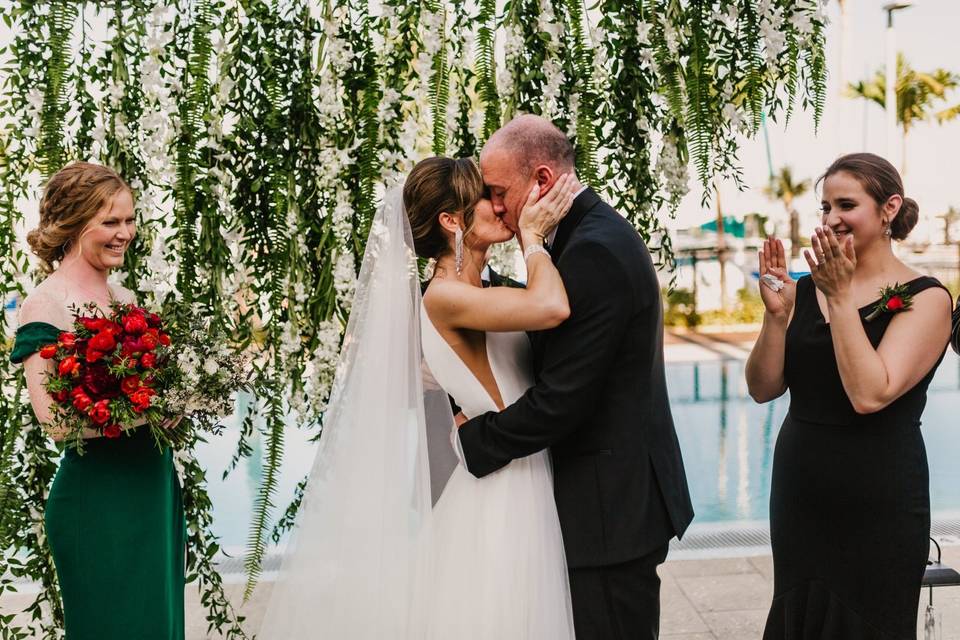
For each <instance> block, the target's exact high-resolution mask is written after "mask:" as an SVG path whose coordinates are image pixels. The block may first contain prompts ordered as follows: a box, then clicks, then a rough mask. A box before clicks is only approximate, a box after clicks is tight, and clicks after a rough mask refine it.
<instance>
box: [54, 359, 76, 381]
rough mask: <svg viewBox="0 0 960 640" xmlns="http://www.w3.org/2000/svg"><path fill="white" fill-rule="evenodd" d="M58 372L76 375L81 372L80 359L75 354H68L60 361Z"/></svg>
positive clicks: (63, 374)
mask: <svg viewBox="0 0 960 640" xmlns="http://www.w3.org/2000/svg"><path fill="white" fill-rule="evenodd" d="M57 372H58V373H59V374H60V375H61V376H76V375H79V373H80V361H79V360H77V359H76V358H75V357H74V356H67V357H66V358H64V359H63V360H61V361H60V364H59V365H58V366H57Z"/></svg>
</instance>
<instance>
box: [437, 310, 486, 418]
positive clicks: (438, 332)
mask: <svg viewBox="0 0 960 640" xmlns="http://www.w3.org/2000/svg"><path fill="white" fill-rule="evenodd" d="M420 312H421V313H422V314H423V315H424V317H426V319H427V322H428V323H430V328H431V329H432V330H433V332H434V333H436V334H437V337H438V338H439V339H440V342H442V343H443V344H444V345H445V346H446V347H447V349H449V350H450V353H452V354H453V356H454V357H455V358H456V359H457V362H459V363H460V365H461V366H463V368H464V369H466V371H467V373H468V374H469V375H470V377H471V378H473V381H474V382H476V383H477V386H479V387H480V388H481V389H482V390H483V393H484V394H486V396H487V397H488V398H490V402H491V403H492V404H493V406H494V408H495V410H496V411H503V408H504V407H501V406H500V404H499V403H497V399H496V398H494V397H493V394H491V393H490V390H489V389H487V388H486V387H485V386H484V384H483V382H481V381H480V378H478V377H477V374H476V373H474V372H473V369H471V368H470V366H469V365H468V364H467V363H466V362H465V361H464V360H463V358H462V357H460V354H459V353H457V350H456V349H454V348H453V347H452V346H451V345H450V343H449V342H447V341H446V339H444V337H443V334H442V333H440V330H439V329H437V325H435V324H433V320H432V319H431V318H430V314H429V313H428V312H427V305H425V304H424V303H423V301H422V300H421V301H420ZM482 333H483V354H484V358H485V359H486V361H487V367H488V368H489V369H490V375H491V376H492V377H493V386H494V388H495V389H496V390H497V395H498V396H500V400H501V401H502V400H503V391H502V390H501V389H500V382H499V381H498V380H497V370H496V368H495V367H494V365H493V359H492V358H491V357H490V349H489V348H488V347H489V345H490V341H489V340H488V337H489V335H490V334H489V332H487V331H483V332H482Z"/></svg>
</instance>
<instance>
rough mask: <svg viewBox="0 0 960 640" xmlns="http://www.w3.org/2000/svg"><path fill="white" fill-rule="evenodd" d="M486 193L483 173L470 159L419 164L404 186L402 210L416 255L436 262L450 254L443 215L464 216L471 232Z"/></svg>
mask: <svg viewBox="0 0 960 640" xmlns="http://www.w3.org/2000/svg"><path fill="white" fill-rule="evenodd" d="M483 193H484V186H483V178H481V177H480V169H479V168H477V164H476V163H475V162H474V161H473V159H471V158H456V159H455V158H446V157H442V156H436V157H433V158H427V159H425V160H421V161H420V162H418V163H417V164H416V166H415V167H414V168H413V170H412V171H411V172H410V175H409V176H408V177H407V181H406V183H405V184H404V185H403V206H404V208H405V209H406V211H407V218H408V219H409V220H410V231H411V233H412V234H413V248H414V250H415V251H416V252H417V255H418V256H420V257H421V258H435V259H436V258H439V257H441V256H442V255H444V254H445V253H447V252H448V251H449V250H450V243H449V241H448V240H447V237H446V236H445V235H444V233H443V228H442V227H441V226H440V222H439V216H440V214H441V213H443V212H447V213H450V214H454V215H463V218H464V226H465V227H466V229H469V228H470V226H471V224H472V222H473V209H474V207H476V206H477V203H478V202H479V201H480V199H481V198H482V197H483Z"/></svg>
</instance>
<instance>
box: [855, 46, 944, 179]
mask: <svg viewBox="0 0 960 640" xmlns="http://www.w3.org/2000/svg"><path fill="white" fill-rule="evenodd" d="M958 86H960V75H958V74H956V73H953V72H952V71H947V70H946V69H936V70H934V71H931V72H930V73H925V72H923V71H916V70H915V69H913V68H912V67H911V66H910V63H909V62H907V60H906V58H904V57H903V54H898V55H897V83H896V86H895V90H896V92H897V122H899V123H900V127H901V129H902V131H903V157H902V160H901V165H900V171H901V172H903V173H906V169H907V135H908V134H909V133H910V129H911V128H912V127H913V126H914V125H915V124H917V123H920V122H926V121H928V120H930V119H931V118H933V119H936V121H937V123H938V124H943V123H944V122H947V121H948V120H953V119H954V118H956V117H958V116H960V104H957V105H954V106H952V107H948V108H946V109H942V110H940V111H934V110H933V106H934V104H935V103H937V102H942V101H944V100H946V99H947V92H948V91H949V90H950V89H954V88H956V87H958ZM847 95H848V96H850V97H851V98H863V99H864V100H870V101H872V102H875V103H877V104H878V105H880V106H881V107H883V108H884V109H885V108H886V73H884V70H883V69H882V68H881V69H879V70H878V71H877V72H876V73H875V74H874V75H873V78H872V79H869V80H863V81H861V82H858V83H856V84H850V85H848V86H847Z"/></svg>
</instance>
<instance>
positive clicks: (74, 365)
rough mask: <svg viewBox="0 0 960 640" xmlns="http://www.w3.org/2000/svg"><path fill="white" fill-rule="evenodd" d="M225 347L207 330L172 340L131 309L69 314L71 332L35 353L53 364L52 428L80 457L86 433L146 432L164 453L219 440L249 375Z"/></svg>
mask: <svg viewBox="0 0 960 640" xmlns="http://www.w3.org/2000/svg"><path fill="white" fill-rule="evenodd" d="M225 344H226V341H225V340H223V339H219V338H218V336H217V335H215V334H214V335H212V334H211V332H210V330H209V328H208V327H199V328H197V327H194V328H193V329H191V330H190V331H188V332H183V333H182V334H171V333H169V332H168V331H167V330H166V327H165V326H164V321H163V319H162V318H161V317H160V316H159V315H157V314H155V313H150V312H148V311H146V310H145V309H142V308H140V307H137V306H135V305H131V304H122V303H114V305H113V306H112V307H111V310H110V313H109V314H104V313H102V312H101V311H99V310H98V309H97V308H96V306H95V305H92V304H91V305H87V306H85V307H83V309H81V310H79V311H75V312H74V321H73V331H69V332H63V333H61V334H60V335H59V337H58V339H57V342H56V343H54V344H50V345H46V346H44V347H43V348H42V349H41V350H40V356H41V357H42V358H45V359H48V360H52V361H53V363H54V370H53V371H52V372H50V373H49V374H48V375H47V380H46V383H45V386H46V389H47V392H48V393H49V394H50V396H51V397H52V398H53V400H54V402H53V405H52V412H53V425H54V426H55V427H58V428H60V429H64V430H66V432H67V433H68V438H67V439H68V442H70V443H71V444H72V445H73V446H76V447H77V449H78V450H79V451H81V452H82V450H83V432H84V429H93V430H94V431H97V432H98V433H99V434H100V435H102V436H103V437H105V438H119V437H120V436H121V435H122V434H123V433H124V431H125V430H126V429H128V428H131V427H135V426H140V425H147V426H148V428H149V429H150V430H151V432H152V434H153V436H154V438H155V439H156V441H157V445H158V446H161V447H162V446H165V445H169V446H173V447H179V446H182V445H184V444H186V443H188V442H190V441H191V440H192V437H191V436H192V431H193V430H202V431H208V432H213V433H216V432H218V431H219V428H220V424H219V423H220V420H221V419H222V418H223V417H225V416H227V415H228V414H229V413H230V412H231V409H232V402H231V396H232V395H233V393H234V392H236V391H239V390H241V389H244V388H246V387H247V379H248V370H249V367H247V366H246V363H245V362H244V361H243V357H242V356H241V355H238V354H237V353H235V352H234V351H233V350H231V349H229V347H226V346H225ZM181 416H183V417H184V418H185V419H184V420H181V421H179V422H177V421H176V418H178V417H181ZM171 425H173V426H171Z"/></svg>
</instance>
